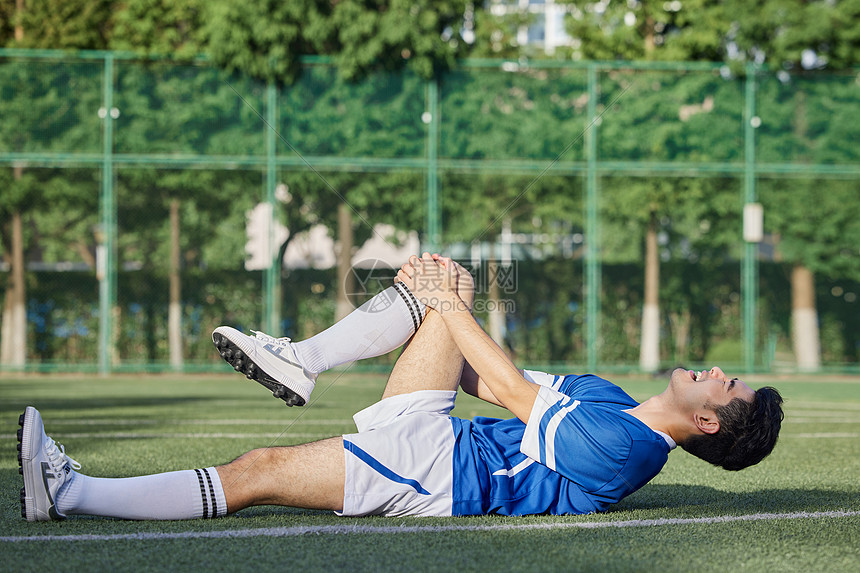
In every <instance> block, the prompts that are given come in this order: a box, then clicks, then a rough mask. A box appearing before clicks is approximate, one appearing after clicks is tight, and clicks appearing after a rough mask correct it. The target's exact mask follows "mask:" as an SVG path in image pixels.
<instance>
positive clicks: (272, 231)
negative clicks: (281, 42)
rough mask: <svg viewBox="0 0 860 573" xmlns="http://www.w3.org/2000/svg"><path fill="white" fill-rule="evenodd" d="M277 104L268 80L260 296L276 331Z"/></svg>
mask: <svg viewBox="0 0 860 573" xmlns="http://www.w3.org/2000/svg"><path fill="white" fill-rule="evenodd" d="M277 106H278V88H277V86H276V85H275V83H274V82H273V81H271V80H269V83H268V85H267V86H266V124H267V128H266V202H267V203H268V204H269V207H270V209H271V211H270V212H271V220H270V221H269V237H268V243H269V256H270V260H269V266H268V268H266V270H265V271H264V289H265V292H264V297H263V299H264V300H265V316H264V317H263V323H264V324H265V328H266V332H279V331H280V330H281V327H280V324H279V322H280V319H281V317H280V314H281V313H280V308H281V305H280V296H279V294H280V291H281V289H280V286H281V261H280V259H279V258H278V251H279V246H280V245H278V243H277V229H276V225H277V221H278V216H277V205H276V202H275V188H276V187H277V184H278V172H277V163H276V155H277V144H278V139H277V133H276V129H277V123H276V122H277Z"/></svg>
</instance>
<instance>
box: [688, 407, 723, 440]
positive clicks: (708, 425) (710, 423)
mask: <svg viewBox="0 0 860 573" xmlns="http://www.w3.org/2000/svg"><path fill="white" fill-rule="evenodd" d="M693 423H695V424H696V427H697V428H698V429H699V431H701V432H703V433H705V434H716V433H717V432H719V431H720V421H719V420H717V414H716V413H715V412H712V411H710V410H708V411H706V412H696V413H695V414H693Z"/></svg>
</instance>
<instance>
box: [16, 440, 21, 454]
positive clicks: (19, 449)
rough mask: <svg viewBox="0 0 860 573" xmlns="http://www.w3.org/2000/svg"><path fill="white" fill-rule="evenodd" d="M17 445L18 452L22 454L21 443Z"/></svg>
mask: <svg viewBox="0 0 860 573" xmlns="http://www.w3.org/2000/svg"><path fill="white" fill-rule="evenodd" d="M16 445H17V446H18V451H19V452H20V451H21V442H18V443H17V444H16Z"/></svg>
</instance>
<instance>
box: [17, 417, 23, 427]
mask: <svg viewBox="0 0 860 573" xmlns="http://www.w3.org/2000/svg"><path fill="white" fill-rule="evenodd" d="M18 425H19V426H21V427H22V428H23V427H24V414H21V415H20V416H18Z"/></svg>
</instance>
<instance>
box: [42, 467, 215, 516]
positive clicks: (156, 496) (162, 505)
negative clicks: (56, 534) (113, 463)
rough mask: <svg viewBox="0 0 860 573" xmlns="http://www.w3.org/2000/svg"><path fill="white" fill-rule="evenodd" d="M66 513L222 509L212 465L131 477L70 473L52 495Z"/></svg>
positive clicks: (177, 512)
mask: <svg viewBox="0 0 860 573" xmlns="http://www.w3.org/2000/svg"><path fill="white" fill-rule="evenodd" d="M55 503H56V504H57V510H59V512H60V513H63V514H65V515H100V516H103V517H119V518H122V519H194V518H198V517H204V518H206V517H221V516H222V515H226V514H227V500H226V499H225V497H224V490H223V489H222V487H221V479H220V478H219V477H218V472H217V471H215V468H214V467H210V468H205V469H196V470H184V471H178V472H167V473H162V474H154V475H148V476H141V477H130V478H94V477H90V476H86V475H83V474H79V473H75V474H74V476H73V477H72V479H71V481H70V483H69V484H68V485H66V486H65V487H63V489H61V490H60V492H59V494H58V495H57V499H56V500H55Z"/></svg>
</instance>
